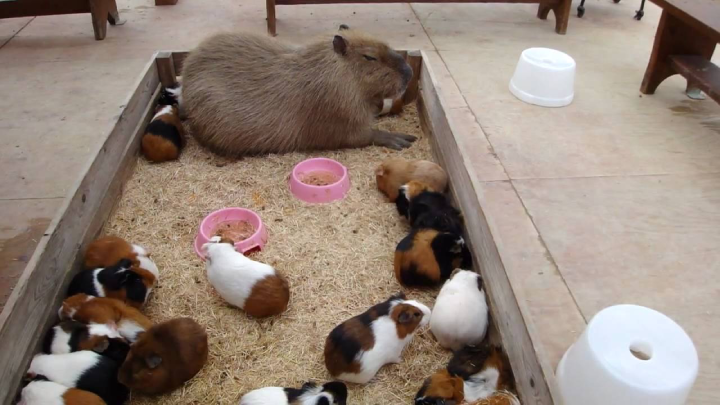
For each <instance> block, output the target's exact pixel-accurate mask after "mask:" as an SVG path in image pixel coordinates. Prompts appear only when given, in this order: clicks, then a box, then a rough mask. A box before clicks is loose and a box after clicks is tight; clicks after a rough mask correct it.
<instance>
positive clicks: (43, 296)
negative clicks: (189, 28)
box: [0, 57, 160, 405]
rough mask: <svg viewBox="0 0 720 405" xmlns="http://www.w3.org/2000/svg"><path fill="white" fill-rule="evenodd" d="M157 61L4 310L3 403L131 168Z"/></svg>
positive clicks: (0, 333)
mask: <svg viewBox="0 0 720 405" xmlns="http://www.w3.org/2000/svg"><path fill="white" fill-rule="evenodd" d="M159 85H160V80H159V77H158V73H157V68H156V62H155V59H154V57H153V60H152V61H151V62H150V63H148V64H147V65H146V67H145V70H144V71H143V74H142V76H141V77H140V79H139V80H138V81H137V85H136V87H135V91H134V92H133V94H132V95H131V96H130V97H129V98H128V99H127V101H126V102H125V107H124V108H123V110H122V111H121V113H120V117H119V118H118V120H117V122H116V123H115V124H114V125H113V126H112V128H111V129H110V130H109V131H108V132H107V133H106V136H105V140H104V142H103V144H102V145H101V146H100V148H99V150H98V151H97V153H96V154H95V158H94V159H93V161H92V162H91V163H90V164H89V165H88V166H87V167H86V169H85V170H84V171H83V176H82V178H81V179H80V180H79V181H78V183H76V185H75V186H74V187H73V191H72V192H71V193H70V194H69V196H68V197H67V198H66V199H65V203H64V205H63V207H62V208H61V210H60V212H59V214H58V215H57V216H56V217H55V219H54V220H53V221H52V222H51V223H50V226H49V228H48V230H47V231H46V232H45V234H44V236H43V237H42V238H41V239H40V243H39V244H38V247H37V248H36V250H35V253H34V254H33V256H32V258H31V259H30V262H29V263H28V265H27V267H26V268H25V270H24V271H23V274H22V275H21V276H20V279H19V280H18V282H17V285H16V286H15V289H14V290H13V292H12V295H11V296H10V298H9V299H8V301H7V303H6V304H5V307H4V308H3V311H2V313H0V404H3V405H10V404H12V403H13V402H14V399H15V394H16V393H17V389H18V387H19V385H20V380H21V378H22V376H23V375H24V372H25V370H27V367H28V366H29V363H30V360H31V359H32V356H33V355H34V354H35V353H36V352H37V350H38V349H39V346H40V342H41V341H42V337H43V336H44V334H45V332H46V331H47V329H48V328H49V327H50V326H51V325H52V324H53V323H54V322H56V321H57V315H56V311H57V309H58V307H59V305H60V302H61V301H62V299H63V298H64V297H65V291H66V288H67V285H68V283H69V281H70V279H71V278H72V276H73V275H74V274H75V272H76V271H78V270H79V269H80V264H81V261H82V254H80V253H81V252H82V250H83V248H84V246H86V245H87V243H89V242H90V241H91V240H92V239H93V238H95V237H96V236H97V234H98V232H99V231H100V229H101V228H102V225H103V224H104V222H105V220H106V219H107V217H108V216H109V215H110V211H111V210H112V207H113V206H114V204H115V203H116V202H117V201H119V196H120V194H121V189H122V185H123V184H124V182H125V180H126V179H127V177H128V176H129V175H130V174H131V173H132V170H133V167H134V162H135V161H136V159H137V151H138V149H139V147H140V146H139V139H140V135H141V134H142V132H143V130H144V127H145V125H146V124H147V121H148V120H149V119H150V118H151V117H152V111H151V109H152V107H153V104H154V101H155V98H156V97H158V95H159V91H158V90H159Z"/></svg>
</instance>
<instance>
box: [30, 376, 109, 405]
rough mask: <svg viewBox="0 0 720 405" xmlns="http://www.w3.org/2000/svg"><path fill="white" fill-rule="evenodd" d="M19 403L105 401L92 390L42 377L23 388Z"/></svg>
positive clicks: (100, 404)
mask: <svg viewBox="0 0 720 405" xmlns="http://www.w3.org/2000/svg"><path fill="white" fill-rule="evenodd" d="M18 405H105V401H103V399H102V398H100V397H99V396H97V395H95V394H93V393H92V392H89V391H83V390H80V389H77V388H68V387H66V386H64V385H62V384H58V383H56V382H52V381H48V380H47V379H45V378H43V377H41V378H40V379H36V380H35V381H31V382H30V383H29V384H28V385H26V386H25V388H23V390H22V392H21V393H20V402H18Z"/></svg>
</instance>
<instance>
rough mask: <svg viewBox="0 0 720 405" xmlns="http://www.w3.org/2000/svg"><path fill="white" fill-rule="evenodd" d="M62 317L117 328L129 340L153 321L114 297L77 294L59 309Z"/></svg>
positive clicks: (134, 337)
mask: <svg viewBox="0 0 720 405" xmlns="http://www.w3.org/2000/svg"><path fill="white" fill-rule="evenodd" d="M58 315H59V316H60V319H72V320H75V321H78V322H82V323H85V324H93V323H97V324H103V325H108V326H109V327H110V328H112V329H114V330H117V332H118V333H119V334H120V336H122V337H123V338H125V339H127V341H128V342H130V343H133V342H135V341H136V340H137V338H138V336H139V335H140V334H142V332H144V331H145V330H147V329H148V328H149V327H151V326H152V322H151V321H150V320H149V319H148V318H147V317H145V315H143V314H142V313H141V312H140V311H138V310H137V309H135V308H133V307H131V306H129V305H126V304H124V303H123V302H122V301H119V300H116V299H114V298H100V297H93V296H91V295H87V294H75V295H73V296H71V297H68V298H66V299H65V301H63V303H62V306H61V307H60V310H59V311H58Z"/></svg>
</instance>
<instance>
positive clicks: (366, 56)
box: [363, 55, 377, 61]
mask: <svg viewBox="0 0 720 405" xmlns="http://www.w3.org/2000/svg"><path fill="white" fill-rule="evenodd" d="M363 57H364V58H365V59H367V60H370V61H373V60H377V58H375V57H372V56H370V55H363Z"/></svg>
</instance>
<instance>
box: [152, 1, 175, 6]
mask: <svg viewBox="0 0 720 405" xmlns="http://www.w3.org/2000/svg"><path fill="white" fill-rule="evenodd" d="M177 2H178V0H155V5H156V6H174V5H176V4H177Z"/></svg>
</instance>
